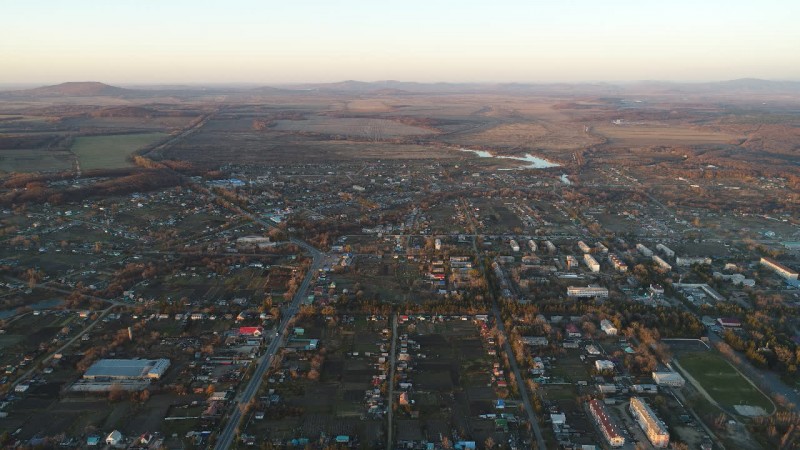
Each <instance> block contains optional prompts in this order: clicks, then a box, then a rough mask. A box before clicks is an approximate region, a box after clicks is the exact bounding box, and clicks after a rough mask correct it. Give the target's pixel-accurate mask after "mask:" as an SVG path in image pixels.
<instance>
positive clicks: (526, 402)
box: [461, 199, 547, 450]
mask: <svg viewBox="0 0 800 450" xmlns="http://www.w3.org/2000/svg"><path fill="white" fill-rule="evenodd" d="M461 201H462V203H463V205H464V207H465V208H467V209H469V208H468V205H467V204H466V201H465V200H464V199H461ZM470 217H471V219H472V226H473V229H474V230H477V229H478V227H477V224H475V218H474V217H472V216H470ZM472 249H473V250H474V251H475V257H476V258H477V259H478V261H477V262H478V268H479V270H480V272H481V274H482V275H483V277H484V279H485V280H486V281H487V282H488V281H489V273H488V269H487V268H486V264H485V263H484V261H483V258H481V254H480V252H479V251H478V244H477V242H476V239H475V235H473V237H472ZM487 291H488V292H489V297H491V299H492V314H493V315H494V319H495V324H496V325H497V331H498V332H499V333H500V335H501V336H502V337H503V343H504V344H503V351H505V352H506V355H508V365H509V366H510V367H511V371H512V372H514V377H515V378H516V379H517V390H518V392H519V396H520V398H521V399H522V406H523V407H524V408H525V413H526V414H527V416H528V423H530V424H531V430H533V437H534V438H535V439H536V448H537V449H539V450H544V449H546V448H547V444H545V442H544V435H543V434H542V429H541V427H539V418H538V417H537V416H536V411H534V410H533V405H532V404H531V399H530V397H528V389H527V388H526V387H525V378H523V377H522V372H520V370H519V366H518V365H517V357H516V356H515V355H514V351H513V349H512V348H511V343H510V342H509V340H508V333H506V327H505V325H504V324H503V317H502V315H501V314H500V308H499V307H498V305H497V297H496V296H495V295H494V290H493V289H492V287H491V286H487Z"/></svg>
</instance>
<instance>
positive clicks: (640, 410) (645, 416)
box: [630, 397, 669, 448]
mask: <svg viewBox="0 0 800 450" xmlns="http://www.w3.org/2000/svg"><path fill="white" fill-rule="evenodd" d="M630 410H631V414H632V415H633V417H634V419H636V422H637V423H638V424H639V426H640V427H641V428H642V431H644V434H645V436H647V440H649V441H650V443H651V444H653V447H656V448H666V447H667V446H668V445H669V432H667V427H666V426H665V425H664V422H662V421H661V420H660V419H659V418H658V417H657V416H656V414H655V413H654V412H653V410H652V409H651V408H650V406H649V405H648V404H647V403H645V402H644V401H643V400H642V399H641V398H639V397H631V403H630Z"/></svg>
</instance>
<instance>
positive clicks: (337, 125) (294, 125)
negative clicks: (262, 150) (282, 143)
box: [274, 117, 432, 139]
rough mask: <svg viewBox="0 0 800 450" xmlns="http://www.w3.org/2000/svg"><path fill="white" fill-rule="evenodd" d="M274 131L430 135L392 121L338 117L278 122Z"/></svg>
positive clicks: (366, 135) (389, 135) (426, 131)
mask: <svg viewBox="0 0 800 450" xmlns="http://www.w3.org/2000/svg"><path fill="white" fill-rule="evenodd" d="M274 129H275V130H279V131H302V132H309V133H324V134H342V135H346V136H360V137H366V138H370V139H371V138H381V137H394V136H413V135H422V134H431V133H432V131H431V130H428V129H426V128H422V127H416V126H412V125H406V124H403V123H400V122H397V121H394V120H386V119H377V118H375V119H361V118H338V117H311V118H309V119H306V120H278V121H276V123H275V127H274Z"/></svg>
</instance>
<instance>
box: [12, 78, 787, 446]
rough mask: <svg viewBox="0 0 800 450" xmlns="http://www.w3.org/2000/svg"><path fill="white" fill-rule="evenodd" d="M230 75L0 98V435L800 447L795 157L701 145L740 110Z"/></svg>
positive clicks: (725, 139) (236, 442) (185, 441)
mask: <svg viewBox="0 0 800 450" xmlns="http://www.w3.org/2000/svg"><path fill="white" fill-rule="evenodd" d="M67 88H69V86H67V87H65V89H67ZM19 95H22V94H19ZM142 95H144V94H142ZM182 95H183V94H182ZM186 95H188V94H186ZM191 95H198V96H199V95H212V94H206V93H204V94H196V93H191ZM226 95H229V96H230V99H229V100H228V102H229V103H230V104H227V105H225V107H219V106H217V105H213V104H211V103H204V101H205V100H204V99H203V98H200V99H197V100H196V101H195V103H191V104H189V103H185V104H184V103H181V104H176V105H170V106H168V107H167V106H163V105H162V106H158V105H155V104H151V103H150V100H147V99H146V100H143V102H145V103H146V105H142V106H136V107H132V106H124V107H122V106H113V107H108V106H103V105H97V104H94V103H92V102H93V97H86V98H85V99H84V100H83V101H84V102H85V105H84V106H81V107H80V108H79V109H80V110H81V111H80V112H74V111H73V113H70V114H65V115H64V116H63V117H60V118H58V119H52V118H51V119H49V120H47V121H44V120H43V119H42V118H41V117H39V116H36V115H37V114H41V113H39V112H37V111H38V109H37V108H39V107H40V106H41V105H42V104H43V103H39V100H30V99H27V98H25V99H18V98H12V99H11V100H7V101H5V103H3V108H4V110H3V111H0V113H1V114H3V116H2V121H0V145H3V146H4V147H3V148H4V149H7V150H0V152H3V153H5V152H9V153H8V155H7V156H4V157H3V158H8V159H3V160H2V163H0V164H3V165H2V167H3V170H4V171H5V173H4V174H3V179H2V191H0V208H1V209H0V234H1V235H2V239H3V245H2V246H0V283H2V287H3V289H2V291H0V303H1V304H2V311H0V319H2V321H1V322H0V367H3V368H4V371H5V373H4V374H3V378H2V380H0V383H2V385H1V386H0V390H2V397H0V400H1V401H0V430H1V431H2V435H0V444H2V445H3V446H8V447H12V446H16V447H18V448H45V447H47V448H55V447H59V448H101V447H102V448H105V447H108V448H131V449H145V448H148V449H161V448H167V449H186V448H213V449H216V450H225V449H229V448H250V447H254V448H365V449H367V448H368V449H373V448H384V449H526V448H538V449H551V448H563V449H581V450H586V449H592V448H626V449H640V448H674V449H723V448H753V449H758V448H794V447H792V446H791V445H790V444H788V443H792V442H796V441H800V431H798V430H800V429H799V428H798V425H800V419H798V416H797V412H798V409H797V408H798V405H800V395H799V394H798V388H800V374H798V371H797V368H798V364H800V328H799V326H800V323H799V322H798V315H797V309H798V308H800V290H798V288H799V287H800V283H799V282H798V272H797V268H800V244H798V242H800V226H799V225H800V218H799V217H798V215H797V201H798V192H800V191H798V186H800V184H799V183H800V177H799V176H798V175H797V172H796V168H795V170H794V171H792V170H791V169H787V168H786V167H784V166H780V165H777V166H776V165H773V164H771V163H765V164H763V165H759V164H757V163H752V164H750V165H748V166H747V167H743V166H742V164H744V163H742V162H741V161H736V162H735V163H734V164H729V163H728V162H726V160H725V159H724V158H722V157H719V156H716V157H712V156H711V155H710V153H711V152H709V153H706V152H707V146H708V145H710V144H709V143H715V142H716V143H718V145H719V146H720V148H723V147H724V148H727V147H725V146H729V145H733V144H731V143H730V142H731V140H735V139H738V138H737V137H734V136H732V135H733V134H734V133H735V132H739V131H736V130H739V129H738V128H735V127H731V128H730V129H725V128H723V124H724V123H727V122H725V121H730V120H733V119H730V118H729V117H728V114H730V115H735V114H736V111H737V110H734V109H733V108H731V109H729V110H728V109H724V108H723V109H722V110H720V111H715V114H717V115H718V116H719V117H723V116H724V118H723V119H719V122H713V124H711V123H709V124H706V125H704V126H703V127H701V128H697V129H695V131H693V133H695V134H689V131H688V130H692V127H693V126H695V125H690V124H689V121H688V120H687V119H686V118H685V117H680V118H676V119H663V118H661V116H660V115H659V113H660V112H661V111H662V110H663V108H666V109H667V110H668V109H669V107H671V106H673V105H667V106H666V107H664V106H662V105H660V104H658V105H654V106H652V107H649V106H641V107H638V109H637V107H635V106H631V104H630V103H629V102H628V100H626V99H627V98H628V97H625V98H623V99H621V100H613V101H611V100H608V102H611V103H608V104H607V103H603V102H604V101H607V100H603V99H600V98H597V99H596V100H595V103H591V104H588V103H587V104H586V105H583V106H580V107H578V106H576V105H575V104H572V103H568V102H573V101H578V100H575V99H574V98H569V97H565V98H557V99H546V100H542V99H540V98H538V97H536V96H534V95H532V96H531V97H530V98H524V99H519V98H516V97H508V98H499V99H498V98H497V97H496V95H498V94H494V93H491V94H480V93H477V94H469V95H463V94H441V95H442V104H432V103H428V102H427V101H422V100H419V99H418V98H416V97H406V96H404V95H402V94H398V95H396V96H392V95H390V94H383V93H380V92H377V91H376V92H373V93H371V94H369V93H368V94H364V93H352V92H346V93H340V92H331V93H319V92H311V93H308V92H303V93H282V94H267V95H275V97H274V98H273V97H269V99H268V100H269V102H268V101H267V100H263V103H259V102H253V101H250V100H248V101H241V102H239V101H237V100H236V99H237V97H236V96H237V95H241V94H230V93H229V94H226ZM565 95H566V94H565ZM631 98H633V94H632V95H631ZM48 101H52V100H48ZM664 101H666V100H664ZM754 101H755V100H754ZM42 102H44V101H42ZM343 103H345V104H347V105H348V106H347V108H345V109H343V110H337V111H335V112H330V111H329V110H328V109H329V108H334V107H335V106H336V105H340V104H343ZM321 104H322V105H323V106H320V105H321ZM387 104H389V106H386V105H387ZM485 104H492V105H494V106H492V107H489V108H486V107H484V106H482V105H485ZM531 105H535V107H534V106H531ZM507 107H512V108H516V112H514V113H513V114H512V113H510V112H508V111H505V110H503V109H502V108H507ZM526 107H530V108H531V109H530V110H526V109H524V108H526ZM545 107H546V108H551V109H549V111H556V113H553V114H558V117H556V116H551V115H545V118H544V119H542V120H543V121H550V122H542V123H545V125H544V126H542V125H532V122H526V121H527V119H525V117H526V115H531V116H533V115H535V114H538V113H537V111H539V110H540V109H542V108H545ZM612 107H613V108H614V110H613V112H609V108H612ZM682 107H684V108H686V110H687V111H688V112H684V113H683V114H684V115H686V116H689V117H692V118H694V117H699V116H700V115H701V113H700V112H695V111H693V110H691V108H693V106H692V105H682ZM64 108H66V109H69V108H73V109H75V108H77V107H76V106H74V105H73V106H64ZM138 108H141V109H138ZM159 108H160V109H159ZM359 108H361V109H359ZM381 108H383V109H381ZM648 108H649V109H648ZM753 108H756V106H753ZM145 109H147V111H149V112H147V114H144V113H143V110H145ZM374 111H378V112H377V113H376V112H374ZM564 111H566V112H564ZM705 111H706V109H703V113H702V114H707V113H706V112H705ZM47 114H52V113H50V112H48V113H47ZM547 114H550V113H547ZM567 114H569V117H570V118H571V119H570V121H569V122H568V124H569V125H570V126H572V125H575V123H581V124H583V123H586V124H587V125H582V126H581V127H580V128H576V130H577V131H575V130H573V129H569V131H568V132H567V131H559V130H561V129H560V128H558V126H557V125H558V124H561V125H563V127H564V128H563V129H567V125H564V124H563V123H561V122H557V121H565V120H566V119H565V118H564V117H562V115H567ZM592 114H594V115H593V116H592ZM693 114H696V116H695V115H693ZM787 114H788V113H787ZM153 117H156V118H157V119H153ZM616 117H623V118H624V119H614V120H611V118H616ZM656 117H657V118H656ZM702 117H705V116H702ZM714 117H715V118H714V119H707V118H706V119H705V120H709V121H710V120H717V118H716V117H717V116H714ZM637 119H638V120H639V121H638V122H634V121H635V120H637ZM742 120H744V119H742ZM747 120H750V119H749V118H748V119H747ZM584 126H585V127H586V129H585V130H586V131H581V130H584V128H583V127H584ZM535 127H544V128H547V130H544V131H542V133H547V134H546V135H545V134H542V136H545V137H542V139H543V140H542V141H541V142H543V143H542V144H536V145H539V147H534V148H530V147H524V151H515V150H514V149H518V148H520V145H522V143H524V142H526V140H527V139H528V138H526V137H520V134H529V133H535V132H536V130H534V128H535ZM134 128H135V130H134ZM573 128H575V127H573ZM655 128H658V130H657V131H653V129H655ZM142 130H144V131H146V132H147V133H148V134H147V136H149V137H148V138H147V139H149V141H148V142H147V143H146V144H141V145H139V147H137V148H133V147H131V148H130V152H129V153H128V154H126V155H123V157H121V158H116V159H113V158H112V159H103V158H100V157H99V156H98V155H97V154H95V153H91V152H90V153H81V151H80V150H79V151H77V153H76V154H77V156H74V157H75V158H77V159H75V161H74V162H70V161H69V160H63V159H60V158H61V157H60V156H59V155H58V154H59V152H62V151H61V150H58V149H56V150H53V149H52V148H51V147H56V148H60V147H59V146H64V145H67V146H69V145H74V146H80V145H85V142H84V143H81V142H78V140H80V139H96V138H97V137H98V136H101V137H103V139H118V140H120V141H119V143H121V142H122V140H123V139H129V138H130V136H131V135H136V136H140V137H141V136H143V135H142V134H141V133H142ZM74 133H78V134H81V133H84V134H85V135H86V136H85V137H79V138H77V140H76V142H72V141H71V140H68V141H64V142H62V141H60V140H59V139H62V138H61V137H59V136H63V135H67V134H74ZM559 133H560V134H559ZM670 133H672V134H670ZM665 134H666V135H667V136H668V139H667V140H668V141H669V140H670V139H671V140H672V144H674V147H672V148H669V149H667V148H665V147H663V146H661V144H658V143H659V142H662V141H663V135H665ZM696 135H700V137H696ZM48 136H52V137H48ZM69 139H73V138H69ZM648 139H650V141H647V140H648ZM747 139H752V138H751V137H748V138H747ZM645 141H646V142H645ZM536 142H539V141H536ZM748 142H749V141H748ZM120 145H121V144H120ZM35 146H39V147H40V148H39V150H36V151H38V152H41V153H42V154H44V153H46V152H51V153H53V154H54V155H53V158H52V159H50V160H42V161H44V162H43V163H41V164H52V167H41V168H40V169H41V170H35V169H36V167H32V166H31V163H30V161H29V160H26V159H25V158H23V157H21V156H19V155H17V156H14V155H15V154H14V153H13V152H17V150H14V149H16V148H23V147H24V148H28V147H35ZM632 147H636V148H637V149H638V150H637V151H638V152H639V154H638V156H637V158H639V160H640V162H639V163H636V164H631V163H630V161H628V158H629V155H628V153H627V152H628V149H629V148H632ZM677 147H680V148H678V149H676V148H677ZM465 150H468V151H465ZM64 152H66V150H65V151H64ZM534 153H535V154H536V155H540V156H531V155H532V154H534ZM779 154H780V153H779V152H778V151H777V150H776V151H775V153H774V154H773V155H774V157H775V158H779V157H780V156H777V155H779ZM72 157H73V156H70V158H72ZM15 158H16V159H15ZM65 161H67V162H66V163H65ZM795 163H796V160H795ZM6 164H8V165H6Z"/></svg>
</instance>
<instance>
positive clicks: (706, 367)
mask: <svg viewBox="0 0 800 450" xmlns="http://www.w3.org/2000/svg"><path fill="white" fill-rule="evenodd" d="M678 362H679V363H680V365H681V367H683V368H684V369H685V370H686V371H687V372H689V374H690V375H691V376H692V377H694V379H695V380H697V381H698V382H699V383H700V384H701V385H702V386H703V389H705V390H706V391H707V392H708V394H709V395H711V397H712V398H713V399H714V400H716V401H717V403H719V404H720V405H722V406H724V407H726V408H731V409H733V406H734V405H750V406H760V407H762V408H764V409H765V410H766V411H772V410H773V406H772V403H771V402H770V401H769V399H767V398H766V397H764V396H763V395H762V394H761V393H760V392H758V390H756V388H755V387H753V385H751V384H750V383H749V382H748V381H747V380H746V379H745V378H744V377H743V376H742V375H740V374H739V372H737V371H736V369H734V368H733V366H731V365H730V364H729V363H728V362H727V361H725V359H724V358H723V357H722V356H720V355H717V354H716V353H711V352H690V353H685V354H681V355H680V358H679V359H678Z"/></svg>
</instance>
